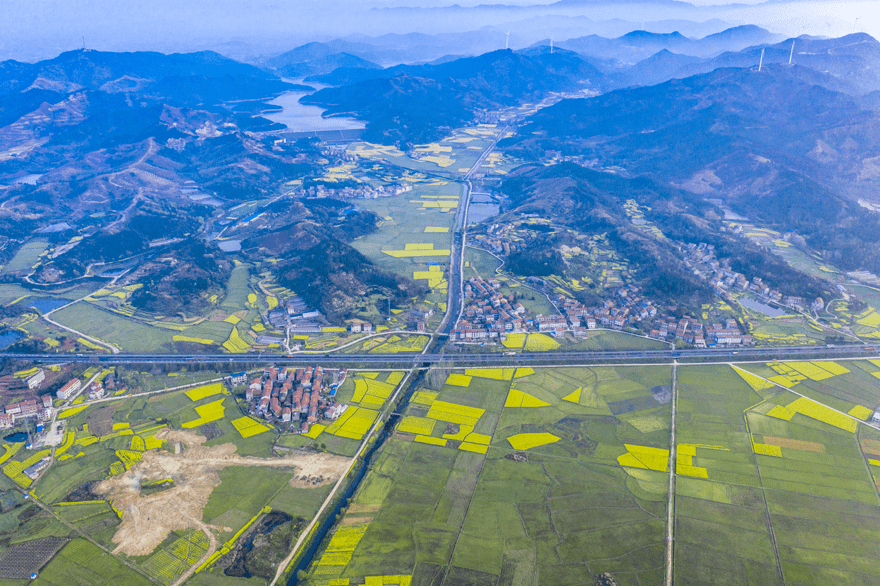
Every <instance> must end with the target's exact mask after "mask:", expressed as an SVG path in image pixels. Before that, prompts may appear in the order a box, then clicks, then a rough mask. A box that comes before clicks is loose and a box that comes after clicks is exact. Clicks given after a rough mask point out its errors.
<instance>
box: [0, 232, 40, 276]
mask: <svg viewBox="0 0 880 586" xmlns="http://www.w3.org/2000/svg"><path fill="white" fill-rule="evenodd" d="M48 247H49V241H48V240H45V239H43V238H34V239H32V240H29V241H28V242H25V243H24V244H23V245H22V246H21V248H19V249H18V251H17V252H16V253H15V256H13V257H12V259H10V261H9V262H8V263H6V265H4V266H3V267H2V268H0V272H3V273H4V274H7V273H16V272H24V273H29V272H31V270H32V267H33V266H34V265H36V264H37V263H39V262H40V258H41V257H42V256H43V253H44V252H46V249H47V248H48Z"/></svg>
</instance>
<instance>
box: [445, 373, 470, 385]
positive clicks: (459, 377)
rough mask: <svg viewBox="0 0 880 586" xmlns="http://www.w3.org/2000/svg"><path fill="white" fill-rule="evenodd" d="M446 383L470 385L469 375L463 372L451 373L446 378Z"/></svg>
mask: <svg viewBox="0 0 880 586" xmlns="http://www.w3.org/2000/svg"><path fill="white" fill-rule="evenodd" d="M446 384H447V385H453V386H456V387H469V386H470V385H471V377H469V376H467V375H465V374H455V373H453V374H450V375H449V376H448V377H447V378H446Z"/></svg>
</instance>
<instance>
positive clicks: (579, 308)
mask: <svg viewBox="0 0 880 586" xmlns="http://www.w3.org/2000/svg"><path fill="white" fill-rule="evenodd" d="M529 280H530V282H532V283H533V284H534V285H535V286H537V287H541V286H542V285H545V283H544V282H543V281H542V280H541V279H536V278H531V279H529ZM500 288H501V283H500V282H499V281H496V280H494V279H490V280H488V281H485V280H483V279H481V278H480V277H472V278H470V279H468V280H467V282H466V283H465V287H464V291H465V300H466V302H467V305H466V306H465V311H464V314H463V318H462V319H461V320H460V321H459V322H458V323H457V324H456V326H455V328H454V329H453V330H452V338H453V339H454V340H458V341H485V340H492V341H495V340H505V339H506V336H507V334H509V333H524V332H541V333H546V334H549V335H551V336H554V337H560V336H563V335H564V334H565V332H571V333H572V334H574V335H575V336H577V337H585V336H586V335H587V332H589V331H590V330H595V329H600V328H602V329H614V330H622V329H623V328H624V326H626V325H627V324H630V325H631V324H634V323H637V322H641V321H644V320H656V321H653V325H654V326H655V327H654V328H653V329H652V330H651V333H650V337H653V338H656V339H658V340H668V341H673V340H683V341H684V342H686V343H688V344H691V345H693V346H696V347H698V348H705V347H716V346H739V345H744V344H752V343H753V341H752V337H751V336H750V335H748V334H743V333H742V332H741V331H740V328H739V325H738V324H737V322H736V320H732V319H728V320H726V321H725V322H724V323H723V324H721V323H713V324H709V325H705V326H704V325H703V324H701V323H700V322H699V321H697V320H695V319H693V318H684V319H680V320H676V319H675V318H672V317H664V318H659V319H658V318H657V308H656V307H655V306H654V305H653V303H652V302H650V301H648V300H645V299H644V298H643V297H642V296H641V295H640V294H639V289H638V287H635V286H633V285H627V286H625V287H622V288H620V289H619V290H618V291H617V293H616V296H615V298H614V299H608V300H605V301H603V302H602V305H601V306H598V307H587V306H585V305H583V304H582V303H581V302H579V301H578V300H576V299H573V298H571V297H567V296H565V295H556V296H554V297H553V302H554V304H555V305H556V307H557V308H558V309H559V311H560V314H558V315H538V316H534V317H531V316H529V315H528V313H529V312H528V310H526V308H525V307H523V305H522V304H521V303H518V302H516V301H515V299H514V297H513V296H512V295H507V296H505V295H502V294H501V293H500V291H499V289H500Z"/></svg>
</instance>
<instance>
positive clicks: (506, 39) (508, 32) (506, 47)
mask: <svg viewBox="0 0 880 586" xmlns="http://www.w3.org/2000/svg"><path fill="white" fill-rule="evenodd" d="M508 49H510V31H507V36H506V37H505V38H504V50H505V51H506V50H508Z"/></svg>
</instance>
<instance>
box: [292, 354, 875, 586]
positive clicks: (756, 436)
mask: <svg viewBox="0 0 880 586" xmlns="http://www.w3.org/2000/svg"><path fill="white" fill-rule="evenodd" d="M780 371H785V372H786V373H787V374H780ZM781 376H787V377H789V381H790V382H791V381H796V384H791V388H792V389H793V390H794V391H795V392H797V393H801V394H802V395H805V396H804V397H799V396H798V395H796V394H794V393H792V392H790V391H787V390H786V389H785V388H783V387H780V386H778V385H779V384H781V383H779V382H775V381H773V380H770V379H771V377H781ZM878 378H880V363H872V362H869V361H838V362H830V361H815V362H811V363H805V362H792V363H778V364H777V363H768V364H763V363H755V364H744V365H737V366H736V367H735V368H734V367H733V366H729V365H711V366H698V365H686V366H680V367H679V368H678V393H677V401H678V416H677V440H676V450H677V457H676V460H675V464H674V471H673V472H674V474H675V477H676V492H675V499H674V500H675V519H674V531H675V540H676V541H675V544H676V545H675V565H674V575H675V580H676V582H678V583H684V584H698V583H699V584H761V585H764V584H766V585H777V584H780V585H781V584H817V585H818V584H827V583H830V581H832V580H840V583H846V584H871V583H872V582H871V580H872V576H873V575H876V572H877V570H878V569H880V562H877V561H876V556H874V555H872V553H871V552H872V551H873V549H872V548H873V544H874V543H876V541H877V539H878V538H880V498H878V486H880V431H878V430H876V429H874V428H871V427H868V426H866V425H863V424H861V423H859V422H858V421H857V420H864V419H865V418H867V417H869V416H870V414H871V413H872V412H873V407H871V408H869V407H866V405H872V406H875V405H876V403H877V402H878V401H880V393H878V391H876V388H877V386H876V384H874V385H872V384H871V381H872V380H874V381H875V380H877V379H878ZM777 380H779V379H777ZM670 384H671V372H670V368H669V367H662V366H657V367H616V368H609V367H592V368H559V369H551V368H548V369H541V368H537V369H534V370H532V369H522V368H521V369H512V368H511V369H464V370H455V371H442V372H441V371H434V372H432V373H430V374H429V375H428V376H427V377H426V379H425V381H424V383H423V386H422V388H421V389H418V390H417V391H416V392H415V393H414V395H413V396H412V399H411V401H410V403H409V406H408V408H407V411H406V413H405V416H404V417H401V418H400V419H399V420H398V423H397V427H396V433H395V434H394V435H393V436H392V438H390V439H389V440H388V442H387V444H386V445H385V446H384V447H383V449H382V452H381V453H380V455H379V456H378V457H377V460H376V461H375V463H374V465H373V468H372V469H371V471H370V472H369V473H368V476H367V478H366V479H365V481H364V483H363V484H362V485H361V487H360V489H359V491H358V492H357V493H356V495H355V497H354V499H353V500H352V502H351V505H350V506H349V507H348V508H347V510H346V513H345V515H344V516H343V517H342V519H341V521H340V522H339V523H338V524H337V527H336V528H335V530H334V533H332V534H331V535H329V536H328V538H327V539H326V540H325V542H324V543H323V544H322V548H321V550H320V551H319V555H317V556H316V558H315V562H314V563H313V564H312V566H311V567H310V568H309V570H308V572H309V575H310V580H311V581H310V582H309V583H310V584H312V583H314V584H316V585H322V584H326V585H329V584H343V583H345V584H365V583H366V584H369V583H371V580H377V579H378V578H376V577H382V576H384V578H383V579H384V580H386V581H389V583H392V584H394V583H410V584H435V583H437V582H435V580H439V579H441V578H440V577H441V576H445V577H446V578H445V580H447V581H448V580H452V581H453V583H455V584H458V583H468V584H487V585H488V584H497V585H502V584H552V585H565V584H584V583H587V584H591V583H593V581H594V577H595V576H596V575H599V574H602V573H604V572H608V573H609V574H611V576H612V577H613V579H614V580H615V582H616V583H617V584H621V585H623V584H639V585H640V584H658V583H662V573H663V568H664V563H665V562H664V559H665V558H664V535H665V523H666V519H667V513H666V498H667V492H666V491H667V487H668V479H669V472H670V470H669V431H670V430H669V423H670V415H671V414H670V405H671V399H672V394H671V393H670V390H671V387H670ZM394 580H398V582H395V581H394ZM376 583H378V582H376Z"/></svg>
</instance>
